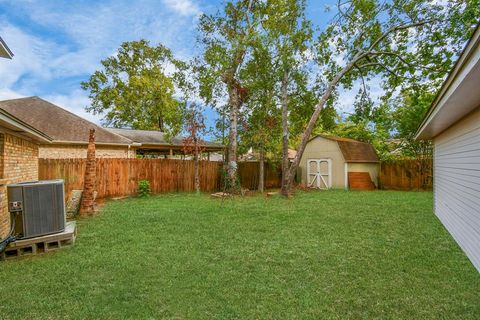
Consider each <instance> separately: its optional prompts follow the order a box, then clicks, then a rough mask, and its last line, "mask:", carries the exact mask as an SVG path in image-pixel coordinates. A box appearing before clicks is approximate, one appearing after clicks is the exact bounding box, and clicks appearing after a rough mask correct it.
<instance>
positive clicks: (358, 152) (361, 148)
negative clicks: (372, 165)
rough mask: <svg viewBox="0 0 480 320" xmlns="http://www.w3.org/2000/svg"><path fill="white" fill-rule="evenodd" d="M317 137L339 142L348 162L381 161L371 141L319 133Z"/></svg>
mask: <svg viewBox="0 0 480 320" xmlns="http://www.w3.org/2000/svg"><path fill="white" fill-rule="evenodd" d="M317 137H322V138H325V139H328V140H332V141H335V142H337V145H338V147H339V148H340V151H341V152H342V155H343V158H344V159H345V161H346V162H380V160H379V158H378V155H377V152H376V151H375V148H374V147H373V146H372V145H371V144H370V143H365V142H361V141H358V140H354V139H350V138H343V137H335V136H328V135H317V136H315V137H314V138H313V139H316V138H317ZM313 139H312V140H313Z"/></svg>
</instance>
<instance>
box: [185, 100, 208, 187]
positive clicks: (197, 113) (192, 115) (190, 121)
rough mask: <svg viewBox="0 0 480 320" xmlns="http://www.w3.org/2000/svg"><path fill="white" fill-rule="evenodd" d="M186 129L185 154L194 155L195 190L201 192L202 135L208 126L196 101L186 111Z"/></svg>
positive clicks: (203, 144)
mask: <svg viewBox="0 0 480 320" xmlns="http://www.w3.org/2000/svg"><path fill="white" fill-rule="evenodd" d="M184 130H185V132H186V136H185V137H184V138H183V150H184V152H185V154H191V155H193V162H194V185H195V191H196V192H197V193H200V157H201V155H202V152H203V151H204V150H205V141H204V140H203V138H202V137H203V136H204V135H205V133H206V126H205V118H204V116H203V114H202V110H201V109H200V108H199V106H198V105H197V104H195V103H192V104H191V105H190V107H189V108H188V109H187V111H186V116H185V123H184Z"/></svg>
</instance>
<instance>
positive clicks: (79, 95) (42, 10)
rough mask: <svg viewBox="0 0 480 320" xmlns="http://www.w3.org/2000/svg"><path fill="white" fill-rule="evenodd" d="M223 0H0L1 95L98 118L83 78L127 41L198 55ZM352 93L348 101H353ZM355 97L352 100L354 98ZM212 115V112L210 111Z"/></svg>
mask: <svg viewBox="0 0 480 320" xmlns="http://www.w3.org/2000/svg"><path fill="white" fill-rule="evenodd" d="M331 2H332V1H320V0H310V1H309V5H308V15H309V17H310V18H311V19H312V20H313V21H314V22H315V24H317V25H320V26H321V25H322V24H324V23H326V22H327V21H328V18H329V16H328V15H329V14H327V13H325V9H326V7H327V5H328V3H331ZM221 3H222V1H221V0H138V1H133V0H130V1H125V0H108V1H93V0H76V1H67V0H65V1H55V0H13V1H11V0H0V36H1V37H2V38H3V39H4V40H5V41H6V42H7V44H8V46H9V47H10V49H11V50H12V51H13V53H14V54H15V56H14V59H13V60H6V59H1V60H0V100H4V99H12V98H18V97H25V96H32V95H37V96H40V97H42V98H44V99H46V100H49V101H51V102H53V103H56V104H58V105H60V106H62V107H64V108H66V109H68V110H70V111H72V112H74V113H76V114H78V115H81V116H83V117H85V118H87V119H89V120H92V121H94V122H96V123H99V120H100V117H99V116H94V115H91V114H88V113H86V112H85V111H84V107H85V106H86V105H88V104H89V100H88V98H87V94H86V92H84V91H82V90H81V88H80V82H81V81H83V80H86V79H88V77H89V75H90V74H91V73H93V72H94V71H95V70H97V69H99V66H100V60H101V59H104V58H105V57H107V56H109V55H112V54H113V53H114V52H115V50H116V49H117V48H118V47H119V45H120V44H121V43H122V42H124V41H130V40H138V39H141V38H143V39H147V40H150V41H151V43H158V42H161V43H163V44H164V45H166V46H167V47H169V48H171V49H172V50H173V52H174V53H175V54H176V55H177V56H178V57H180V58H184V59H188V58H190V57H192V56H194V55H195V53H196V52H197V49H198V48H197V46H196V44H195V27H196V21H197V19H198V16H199V14H201V13H202V12H206V13H211V12H214V11H216V10H217V9H218V8H220V5H221ZM353 96H354V93H353V94H348V95H347V97H346V99H342V100H343V101H344V105H343V108H347V109H348V106H349V105H351V102H352V101H353ZM350 99H352V100H350ZM211 117H212V115H211V113H210V118H211Z"/></svg>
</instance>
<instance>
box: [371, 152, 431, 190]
mask: <svg viewBox="0 0 480 320" xmlns="http://www.w3.org/2000/svg"><path fill="white" fill-rule="evenodd" d="M432 168H433V166H432V160H431V159H424V160H393V161H385V162H382V164H381V168H380V175H379V182H380V188H382V189H390V190H431V189H432V184H433V172H432Z"/></svg>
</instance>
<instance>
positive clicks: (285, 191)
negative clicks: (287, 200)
mask: <svg viewBox="0 0 480 320" xmlns="http://www.w3.org/2000/svg"><path fill="white" fill-rule="evenodd" d="M281 90H282V189H281V194H282V195H283V196H285V197H288V196H289V195H290V187H291V184H290V183H289V180H290V172H289V170H288V169H289V161H288V72H285V74H284V75H283V80H282V88H281Z"/></svg>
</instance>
